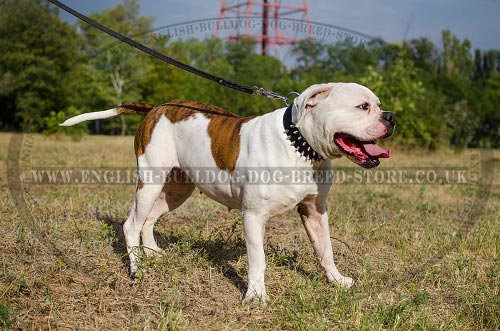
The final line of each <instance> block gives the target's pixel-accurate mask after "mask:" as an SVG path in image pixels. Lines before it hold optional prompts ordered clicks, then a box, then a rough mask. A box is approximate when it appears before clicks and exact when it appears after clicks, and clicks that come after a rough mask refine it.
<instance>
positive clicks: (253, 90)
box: [48, 0, 296, 106]
mask: <svg viewBox="0 0 500 331" xmlns="http://www.w3.org/2000/svg"><path fill="white" fill-rule="evenodd" d="M48 1H50V2H51V3H53V4H54V5H56V6H57V7H59V8H61V9H62V10H64V11H66V12H68V13H70V14H71V15H73V16H76V17H78V18H79V19H81V20H82V21H84V22H85V23H87V24H89V25H91V26H93V27H94V28H97V29H99V30H101V31H102V32H104V33H107V34H108V35H110V36H112V37H113V38H116V39H118V40H120V41H122V42H124V43H127V44H129V45H130V46H132V47H134V48H136V49H138V50H140V51H143V52H144V53H147V54H149V55H151V56H154V57H156V58H157V59H160V60H162V61H164V62H167V63H169V64H171V65H174V66H176V67H177V68H180V69H182V70H185V71H187V72H190V73H192V74H195V75H198V76H200V77H203V78H205V79H208V80H211V81H213V82H216V83H217V84H220V85H223V86H226V87H229V88H232V89H234V90H237V91H241V92H245V93H248V94H252V95H263V96H265V97H267V98H271V99H279V100H282V101H284V102H285V103H286V104H287V106H288V96H289V95H290V94H291V93H296V92H290V93H289V94H288V95H287V96H282V95H280V94H278V93H275V92H272V91H267V90H265V89H264V88H262V87H259V86H245V85H241V84H239V83H236V82H232V81H230V80H227V79H224V78H221V77H217V76H214V75H212V74H209V73H207V72H204V71H202V70H200V69H196V68H193V67H191V66H189V65H187V64H185V63H182V62H179V61H177V60H175V59H172V58H171V57H168V56H166V55H164V54H161V53H159V52H157V51H155V50H154V49H151V48H149V47H147V46H144V45H143V44H140V43H138V42H136V41H134V40H132V39H130V38H128V37H125V36H124V35H122V34H120V33H118V32H116V31H114V30H111V29H110V28H108V27H107V26H104V25H102V24H100V23H98V22H96V21H94V20H92V19H91V18H89V17H87V16H85V15H83V14H81V13H79V12H77V11H76V10H74V9H73V8H71V7H68V6H66V5H65V4H63V3H61V2H59V1H57V0H48Z"/></svg>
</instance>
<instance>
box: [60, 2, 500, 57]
mask: <svg viewBox="0 0 500 331" xmlns="http://www.w3.org/2000/svg"><path fill="white" fill-rule="evenodd" d="M61 1H62V2H63V3H65V4H66V5H68V6H70V7H72V8H74V9H76V10H78V11H80V12H82V13H84V14H89V13H91V12H96V11H97V12H99V11H101V10H103V9H105V8H109V7H113V6H115V5H117V4H119V3H120V2H121V1H120V0H99V1H96V0H61ZM272 1H273V0H270V2H272ZM139 2H140V7H141V9H140V14H141V15H144V16H153V17H155V18H156V19H155V22H154V27H160V26H165V25H170V24H175V23H182V22H186V21H192V20H198V19H208V18H217V17H218V15H219V11H220V7H221V3H222V0H205V1H200V0H139ZM287 2H289V3H297V1H296V0H295V1H293V0H291V1H287V0H282V3H287ZM308 7H309V14H310V18H311V21H314V22H320V23H326V24H331V25H336V26H340V27H342V28H347V29H351V30H354V31H357V32H360V33H364V34H368V35H370V36H373V37H381V38H382V39H383V40H385V41H386V42H397V41H401V40H403V39H411V38H416V37H427V38H429V39H431V40H432V41H433V42H434V43H435V44H437V45H441V31H442V30H443V29H449V30H451V31H452V33H454V34H455V35H457V36H458V37H459V38H461V39H464V38H468V39H469V40H470V41H471V43H472V48H473V49H475V48H480V49H482V50H487V49H493V48H494V49H500V0H413V1H410V0H379V1H374V0H309V1H308ZM62 17H63V18H65V19H67V20H68V21H70V22H75V19H74V18H72V17H70V15H69V14H62Z"/></svg>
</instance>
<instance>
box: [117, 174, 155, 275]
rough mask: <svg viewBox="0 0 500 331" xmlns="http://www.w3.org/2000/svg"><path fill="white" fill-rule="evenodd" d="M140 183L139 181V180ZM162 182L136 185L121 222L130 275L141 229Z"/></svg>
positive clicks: (132, 272)
mask: <svg viewBox="0 0 500 331" xmlns="http://www.w3.org/2000/svg"><path fill="white" fill-rule="evenodd" d="M139 183H140V182H139ZM163 184H164V183H163V182H154V183H147V184H143V185H140V184H138V185H137V192H136V194H135V199H134V203H133V205H132V210H131V211H130V215H129V217H128V219H127V220H126V221H125V223H124V224H123V233H124V235H125V242H126V244H127V252H128V255H129V258H130V277H131V278H134V277H135V273H136V272H137V255H138V254H139V249H140V247H139V245H140V236H141V230H142V227H143V226H144V223H145V222H146V219H147V217H148V215H149V214H150V212H151V210H152V209H153V206H154V204H155V201H156V200H157V198H158V197H159V195H160V193H161V192H162V188H163Z"/></svg>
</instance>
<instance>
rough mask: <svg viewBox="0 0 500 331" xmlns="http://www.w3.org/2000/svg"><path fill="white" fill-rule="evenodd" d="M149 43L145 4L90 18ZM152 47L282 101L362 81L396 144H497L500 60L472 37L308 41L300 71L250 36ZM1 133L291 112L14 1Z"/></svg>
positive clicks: (50, 10)
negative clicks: (127, 112) (174, 108)
mask: <svg viewBox="0 0 500 331" xmlns="http://www.w3.org/2000/svg"><path fill="white" fill-rule="evenodd" d="M90 16H91V17H92V18H93V19H95V20H97V21H98V22H101V23H102V24H105V25H107V26H110V27H112V28H113V29H115V30H117V31H119V32H120V33H123V34H125V35H127V36H138V37H137V38H138V41H140V42H144V41H145V40H146V38H142V39H141V36H144V32H145V31H150V30H151V29H152V27H153V23H154V20H153V19H152V18H149V17H141V16H140V15H139V6H138V2H137V0H124V2H123V3H121V4H119V5H117V6H115V7H113V8H110V9H106V10H104V11H102V12H100V13H93V14H91V15H90ZM147 42H148V46H149V47H152V48H154V49H155V50H157V51H159V52H162V53H164V54H166V55H168V56H171V57H173V58H175V59H177V60H179V61H182V62H185V63H188V64H190V65H192V66H194V67H197V68H199V69H201V70H204V71H207V72H210V73H212V74H215V75H218V76H221V77H224V78H227V79H230V80H233V81H237V82H240V83H243V84H248V85H255V84H257V85H260V86H263V87H264V88H266V89H270V90H273V91H276V92H280V93H282V94H286V93H288V92H289V91H302V90H303V89H305V88H306V87H307V86H309V85H311V84H314V83H320V82H329V81H344V82H357V83H360V84H363V85H366V86H368V87H369V88H370V89H372V90H373V91H374V92H375V93H376V94H377V95H378V96H379V98H380V100H381V101H382V106H383V107H382V108H383V109H386V110H392V111H394V112H395V113H396V115H397V118H398V122H397V129H396V133H395V135H394V139H395V140H396V141H397V142H399V143H400V144H402V145H404V146H407V147H408V148H413V147H422V148H427V149H433V148H437V147H438V146H442V145H451V146H456V147H498V143H499V130H500V129H499V122H500V115H499V114H500V112H499V107H500V51H498V50H487V51H484V50H479V49H477V50H472V49H471V43H470V41H469V40H467V39H465V40H460V39H459V38H458V37H457V36H455V35H453V33H452V32H450V31H448V30H445V31H442V41H441V44H440V45H436V44H434V43H433V42H431V41H430V40H429V39H427V38H416V39H411V40H408V41H403V42H400V43H393V44H388V43H385V42H384V41H382V40H379V39H376V40H372V41H370V42H369V43H368V44H365V45H353V44H351V43H349V42H348V41H344V42H339V43H337V44H327V43H324V42H322V41H313V40H303V41H301V42H299V43H298V44H296V45H295V46H294V47H293V49H292V51H291V53H292V55H293V58H294V65H293V66H286V65H285V64H283V63H282V62H280V60H278V59H276V58H274V57H266V56H262V55H259V54H258V51H257V47H256V43H255V41H254V40H252V39H240V40H238V41H231V42H223V41H221V40H219V39H216V38H207V39H204V40H198V39H183V40H169V39H168V37H167V36H156V37H155V38H147ZM0 49H1V50H2V52H0V105H1V106H2V111H1V112H0V125H1V128H2V129H3V130H25V131H30V132H44V133H47V134H53V133H61V132H64V133H67V134H71V135H73V136H75V137H79V136H81V135H82V134H85V133H87V132H90V133H104V134H133V133H134V132H135V130H136V129H137V126H138V125H139V124H140V121H141V120H142V118H140V117H135V116H125V117H123V116H121V117H118V118H114V119H109V120H102V121H96V122H91V123H83V124H80V125H78V126H76V127H74V128H73V127H72V128H60V127H58V123H61V122H63V121H64V120H65V119H66V118H68V117H70V116H74V115H76V114H79V113H83V112H90V111H96V110H104V109H109V108H112V107H114V106H116V105H120V104H122V103H127V102H139V101H142V102H149V103H157V104H161V103H165V102H168V101H170V100H172V99H189V100H197V101H201V102H206V103H212V104H215V105H218V106H221V107H223V108H226V109H229V110H231V111H233V112H236V113H238V114H241V115H250V114H261V113H266V112H269V111H272V110H274V109H276V108H278V107H282V106H283V104H282V102H281V101H277V100H269V99H265V98H261V97H252V96H249V95H246V94H243V93H239V92H236V91H233V90H229V89H227V88H225V87H222V86H219V85H217V84H214V83H213V82H209V81H206V80H204V79H202V78H200V77H197V76H194V75H192V74H189V73H186V72H183V71H181V70H180V69H177V68H175V67H172V66H169V65H166V64H165V63H163V62H160V61H158V60H156V59H154V58H152V57H150V56H148V55H145V54H142V53H141V52H139V51H136V50H134V49H132V48H131V47H129V46H127V45H122V44H119V43H117V42H116V41H115V40H113V39H112V38H111V37H108V36H106V35H104V34H103V33H101V32H100V31H98V30H96V29H94V28H92V27H90V26H88V25H86V24H85V23H77V24H76V25H70V24H68V23H67V22H65V21H64V20H62V19H61V18H60V16H59V12H58V10H57V9H55V8H54V7H53V6H50V5H49V4H48V2H46V1H43V0H6V1H3V2H2V5H1V10H0Z"/></svg>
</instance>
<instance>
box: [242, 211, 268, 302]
mask: <svg viewBox="0 0 500 331" xmlns="http://www.w3.org/2000/svg"><path fill="white" fill-rule="evenodd" d="M266 221H267V218H266V217H264V216H262V215H259V214H257V213H252V212H249V211H244V212H243V229H244V232H245V241H246V247H247V256H248V290H247V293H246V294H245V298H244V299H243V303H244V304H249V303H251V304H253V303H258V302H259V300H262V301H263V302H266V301H267V300H268V296H267V293H266V285H265V283H264V272H265V270H266V258H265V255H264V231H265V225H266Z"/></svg>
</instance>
